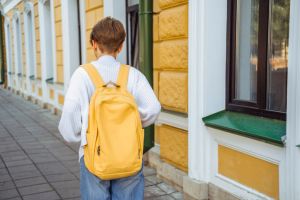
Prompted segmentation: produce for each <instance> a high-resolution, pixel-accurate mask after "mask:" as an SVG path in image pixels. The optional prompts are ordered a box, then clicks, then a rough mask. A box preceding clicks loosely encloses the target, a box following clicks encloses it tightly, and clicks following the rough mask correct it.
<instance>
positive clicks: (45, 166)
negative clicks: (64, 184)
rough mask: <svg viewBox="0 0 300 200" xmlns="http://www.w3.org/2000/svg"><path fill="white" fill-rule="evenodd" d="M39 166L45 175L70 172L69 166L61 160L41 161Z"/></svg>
mask: <svg viewBox="0 0 300 200" xmlns="http://www.w3.org/2000/svg"><path fill="white" fill-rule="evenodd" d="M37 167H38V168H39V169H40V170H41V172H42V173H43V174H44V175H49V174H63V173H67V172H68V170H67V168H66V167H64V166H63V165H62V164H61V163H59V162H47V163H39V164H37Z"/></svg>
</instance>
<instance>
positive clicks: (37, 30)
mask: <svg viewBox="0 0 300 200" xmlns="http://www.w3.org/2000/svg"><path fill="white" fill-rule="evenodd" d="M34 26H35V41H36V43H35V45H36V58H35V59H36V78H37V79H41V78H42V66H41V45H40V44H41V43H40V24H39V10H38V0H34Z"/></svg>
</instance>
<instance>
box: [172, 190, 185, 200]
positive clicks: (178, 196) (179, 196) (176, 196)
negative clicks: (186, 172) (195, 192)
mask: <svg viewBox="0 0 300 200" xmlns="http://www.w3.org/2000/svg"><path fill="white" fill-rule="evenodd" d="M170 196H171V197H173V198H174V199H177V200H183V194H182V193H181V192H174V193H172V194H170Z"/></svg>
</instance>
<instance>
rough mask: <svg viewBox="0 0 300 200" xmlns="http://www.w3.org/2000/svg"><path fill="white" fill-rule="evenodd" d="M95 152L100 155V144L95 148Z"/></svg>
mask: <svg viewBox="0 0 300 200" xmlns="http://www.w3.org/2000/svg"><path fill="white" fill-rule="evenodd" d="M97 154H98V156H100V146H98V148H97Z"/></svg>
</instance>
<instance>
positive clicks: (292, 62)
mask: <svg viewBox="0 0 300 200" xmlns="http://www.w3.org/2000/svg"><path fill="white" fill-rule="evenodd" d="M299 9H300V1H299V0H291V3H290V25H289V28H290V30H289V55H288V56H289V57H288V61H289V62H288V84H287V85H288V88H287V91H288V92H287V94H288V95H287V128H286V130H287V131H286V137H287V140H286V163H285V164H286V166H285V173H284V174H283V175H282V176H284V177H285V179H286V180H285V182H284V183H282V185H284V187H285V190H284V191H283V193H284V196H282V197H281V198H280V199H299V197H300V190H299V185H300V171H299V169H300V159H299V157H300V149H299V148H298V147H297V145H298V144H299V143H300V105H299V101H300V87H299V86H300V56H299V55H300V12H299Z"/></svg>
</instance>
